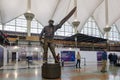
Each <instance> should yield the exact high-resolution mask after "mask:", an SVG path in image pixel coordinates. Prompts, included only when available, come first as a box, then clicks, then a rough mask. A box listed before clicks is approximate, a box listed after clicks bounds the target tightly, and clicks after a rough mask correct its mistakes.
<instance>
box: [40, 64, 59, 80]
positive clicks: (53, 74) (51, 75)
mask: <svg viewBox="0 0 120 80" xmlns="http://www.w3.org/2000/svg"><path fill="white" fill-rule="evenodd" d="M60 77H61V66H60V63H55V64H50V63H44V64H43V65H42V78H46V79H56V78H60Z"/></svg>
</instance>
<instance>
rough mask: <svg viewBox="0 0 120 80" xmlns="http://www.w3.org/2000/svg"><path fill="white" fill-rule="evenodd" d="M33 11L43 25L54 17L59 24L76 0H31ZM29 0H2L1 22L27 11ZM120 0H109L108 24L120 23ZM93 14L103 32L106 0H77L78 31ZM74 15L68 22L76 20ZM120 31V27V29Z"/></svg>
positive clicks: (0, 7) (0, 6) (0, 1)
mask: <svg viewBox="0 0 120 80" xmlns="http://www.w3.org/2000/svg"><path fill="white" fill-rule="evenodd" d="M30 1H31V12H32V13H33V14H34V15H35V19H36V20H37V21H39V22H40V23H41V24H42V25H43V26H44V25H47V24H48V20H49V19H53V20H54V21H55V24H58V23H59V22H60V20H61V19H63V18H64V17H65V16H66V15H67V13H69V12H70V10H71V9H72V8H73V7H74V0H30ZM27 2H28V0H0V23H1V24H5V23H7V22H9V21H11V20H13V19H15V18H16V17H18V16H20V15H23V14H24V13H25V12H26V11H27V4H28V3H27ZM119 3H120V0H108V24H109V26H111V25H112V24H113V23H116V25H117V26H118V29H119V25H120V20H119V17H120V5H119ZM90 16H93V17H94V19H95V20H96V23H97V25H98V26H99V28H100V30H101V31H102V33H104V31H103V28H104V27H105V26H106V22H105V0H77V19H78V20H79V21H80V25H79V27H78V31H80V30H81V29H82V27H83V26H84V24H85V22H86V21H87V19H88V18H89V17H90ZM74 19H75V18H74V16H72V17H71V18H70V19H69V20H68V22H69V23H71V22H72V21H73V20H74ZM119 31H120V29H119Z"/></svg>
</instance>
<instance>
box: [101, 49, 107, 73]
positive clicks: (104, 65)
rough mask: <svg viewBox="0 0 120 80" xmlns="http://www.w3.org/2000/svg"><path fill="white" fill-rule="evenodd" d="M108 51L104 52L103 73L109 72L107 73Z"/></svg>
mask: <svg viewBox="0 0 120 80" xmlns="http://www.w3.org/2000/svg"><path fill="white" fill-rule="evenodd" d="M106 51H107V49H104V51H102V69H101V72H107V71H106V67H107V52H106Z"/></svg>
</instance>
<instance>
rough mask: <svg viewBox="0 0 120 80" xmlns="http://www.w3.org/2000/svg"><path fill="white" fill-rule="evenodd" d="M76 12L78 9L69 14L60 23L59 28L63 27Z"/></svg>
mask: <svg viewBox="0 0 120 80" xmlns="http://www.w3.org/2000/svg"><path fill="white" fill-rule="evenodd" d="M75 10H76V7H74V8H73V9H72V10H71V11H70V12H69V13H68V15H67V16H66V17H65V18H63V19H62V20H61V21H60V23H59V24H58V25H59V27H61V26H62V25H63V24H64V23H65V22H66V21H67V20H68V19H69V18H70V17H71V16H72V15H73V13H74V12H75Z"/></svg>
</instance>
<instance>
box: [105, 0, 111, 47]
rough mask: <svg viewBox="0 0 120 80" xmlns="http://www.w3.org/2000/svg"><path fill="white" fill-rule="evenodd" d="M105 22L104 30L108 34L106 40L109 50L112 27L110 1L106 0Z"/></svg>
mask: <svg viewBox="0 0 120 80" xmlns="http://www.w3.org/2000/svg"><path fill="white" fill-rule="evenodd" d="M105 22H106V26H105V28H104V31H105V34H106V39H107V43H106V44H107V45H106V47H107V49H108V45H109V31H110V30H111V27H109V13H108V0H105Z"/></svg>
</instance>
